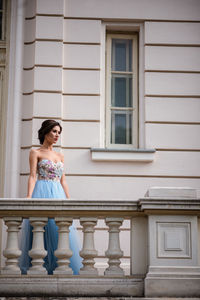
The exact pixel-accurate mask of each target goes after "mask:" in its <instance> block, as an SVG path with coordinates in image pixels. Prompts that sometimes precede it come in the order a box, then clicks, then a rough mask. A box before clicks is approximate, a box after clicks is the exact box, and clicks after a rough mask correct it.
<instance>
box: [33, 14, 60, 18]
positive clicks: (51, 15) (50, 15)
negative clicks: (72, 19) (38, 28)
mask: <svg viewBox="0 0 200 300" xmlns="http://www.w3.org/2000/svg"><path fill="white" fill-rule="evenodd" d="M36 17H59V18H64V15H63V14H36Z"/></svg>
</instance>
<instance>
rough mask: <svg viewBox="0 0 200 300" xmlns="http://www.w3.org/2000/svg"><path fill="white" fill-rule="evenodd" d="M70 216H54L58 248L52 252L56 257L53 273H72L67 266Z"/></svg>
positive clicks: (69, 252)
mask: <svg viewBox="0 0 200 300" xmlns="http://www.w3.org/2000/svg"><path fill="white" fill-rule="evenodd" d="M72 221H73V219H72V218H68V217H57V218H55V222H56V225H58V228H59V229H58V234H59V236H58V248H57V250H56V251H55V252H54V254H55V256H56V257H57V258H58V262H57V263H58V267H57V268H56V269H55V271H54V272H53V273H54V274H68V275H72V274H73V271H72V269H71V268H70V267H69V263H70V261H69V258H70V257H71V256H72V251H71V250H70V248H69V226H71V225H72Z"/></svg>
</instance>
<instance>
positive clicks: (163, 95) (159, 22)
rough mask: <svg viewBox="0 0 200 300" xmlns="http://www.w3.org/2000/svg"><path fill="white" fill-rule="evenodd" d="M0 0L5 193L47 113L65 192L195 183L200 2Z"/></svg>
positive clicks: (22, 191)
mask: <svg viewBox="0 0 200 300" xmlns="http://www.w3.org/2000/svg"><path fill="white" fill-rule="evenodd" d="M1 3H2V4H1V5H2V7H0V11H1V10H2V24H3V25H2V34H1V43H0V54H1V57H0V76H1V78H0V80H1V86H0V88H1V111H0V113H1V120H0V122H1V144H0V162H1V179H0V180H1V181H0V183H1V189H0V192H1V197H2V198H10V197H12V198H14V197H21V198H23V197H25V196H26V190H27V179H28V175H29V163H28V156H29V151H30V149H32V148H38V147H39V141H38V139H37V131H38V129H39V128H40V125H41V123H42V121H43V120H45V119H56V120H58V121H59V122H60V123H61V125H62V127H63V132H62V136H61V138H60V141H59V143H58V145H56V146H55V150H56V151H61V152H62V153H63V154H64V157H65V174H66V179H67V183H68V185H69V190H70V194H71V197H72V199H80V200H91V201H92V200H100V199H101V200H107V201H111V200H116V201H121V200H122V201H123V200H124V201H125V200H133V201H137V200H138V199H139V198H141V197H143V196H144V194H145V193H146V191H147V190H148V189H149V188H151V187H155V186H156V187H184V188H185V187H191V188H194V189H197V191H198V193H199V192H200V188H199V187H200V171H199V163H200V139H199V134H200V114H199V111H200V13H199V12H200V3H199V1H196V0H190V1H189V0H175V1H171V0H170V1H156V0H140V1H139V0H123V1H120V0H109V1H107V0H56V1H54V0H17V1H14V0H10V1H9V0H7V1H2V2H1ZM1 58H2V59H1ZM127 227H128V224H127ZM99 229H100V230H102V229H104V225H103V224H101V222H100V224H99ZM102 232H103V231H102ZM123 234H124V236H123V237H122V240H124V241H125V240H126V234H127V232H126V224H125V228H124V233H123ZM123 234H122V235H123ZM99 246H100V245H99ZM124 250H125V252H126V254H127V255H126V258H127V259H128V257H129V255H130V253H129V250H128V245H126V246H125V249H124ZM102 253H103V252H102ZM102 256H103V254H102ZM124 263H126V259H125V262H124Z"/></svg>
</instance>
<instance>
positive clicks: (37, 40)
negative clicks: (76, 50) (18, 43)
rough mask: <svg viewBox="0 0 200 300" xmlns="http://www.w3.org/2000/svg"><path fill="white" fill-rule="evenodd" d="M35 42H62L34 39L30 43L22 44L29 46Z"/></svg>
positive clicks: (58, 40) (59, 40)
mask: <svg viewBox="0 0 200 300" xmlns="http://www.w3.org/2000/svg"><path fill="white" fill-rule="evenodd" d="M35 42H61V43H62V42H63V40H61V39H35V40H33V41H30V42H24V45H31V44H34V43H35Z"/></svg>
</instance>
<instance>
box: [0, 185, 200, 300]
mask: <svg viewBox="0 0 200 300" xmlns="http://www.w3.org/2000/svg"><path fill="white" fill-rule="evenodd" d="M11 216H12V217H11ZM0 217H1V218H3V219H4V222H5V225H6V226H7V241H6V247H5V250H4V251H3V255H4V258H5V264H4V265H5V266H3V267H2V269H1V274H0V290H1V295H3V296H8V295H9V296H10V295H12V296H13V295H14V296H24V295H25V296H26V295H29V296H37V295H47V296H74V297H75V296H91V297H95V296H107V295H109V296H129V297H130V296H132V297H133V296H135V297H142V296H144V295H145V296H146V297H183V296H185V297H200V289H199V286H200V263H199V257H200V248H199V243H200V239H199V236H200V235H199V233H200V199H198V198H197V196H196V194H195V191H194V189H189V188H187V189H186V188H185V189H184V188H183V189H180V188H179V189H176V188H174V189H172V188H169V189H167V188H152V189H150V190H149V191H148V194H147V195H146V197H144V198H141V199H139V200H138V201H81V200H80V201H77V200H73V201H72V200H71V201H70V200H68V201H66V200H58V199H57V200H54V199H31V201H30V199H28V200H27V199H0ZM48 218H51V219H54V220H55V222H56V224H57V226H58V245H57V249H56V250H55V252H54V254H55V256H56V257H57V259H58V260H57V263H58V266H57V268H56V269H55V270H54V274H53V276H51V275H47V271H46V269H45V268H44V266H43V265H44V258H45V256H46V254H47V251H46V250H45V249H44V230H45V224H46V223H47V221H48ZM23 219H29V221H30V223H31V225H32V226H33V242H32V249H31V250H30V251H29V255H30V257H31V258H32V266H31V267H30V268H29V270H28V272H27V273H28V275H27V276H25V275H23V276H20V274H21V270H20V268H19V266H18V259H19V257H20V255H21V250H20V249H19V245H18V235H19V230H20V226H21V223H22V220H23ZM74 219H78V220H79V221H80V226H81V229H82V232H83V244H82V249H81V250H80V255H81V257H82V258H83V261H82V264H83V267H82V268H81V269H80V275H79V276H73V275H72V270H71V268H70V265H69V261H70V257H71V256H72V251H71V249H70V244H69V228H70V225H71V224H72V221H73V220H74ZM125 219H129V220H130V221H131V222H130V223H131V228H130V265H131V274H130V276H125V272H124V270H123V268H122V267H121V260H122V258H123V257H124V256H123V255H124V254H123V251H122V250H121V246H120V232H121V227H122V224H123V222H124V220H125ZM98 220H105V223H106V225H107V227H108V232H107V236H108V245H105V240H102V243H103V244H104V246H105V247H106V246H107V247H106V249H107V250H106V251H105V259H107V263H108V267H107V268H106V267H105V271H104V276H99V274H98V268H97V265H95V263H96V262H97V258H100V257H101V256H99V257H98V252H97V250H98V249H96V248H95V238H94V237H97V236H96V234H97V232H95V229H96V225H97V221H98ZM104 237H105V235H104ZM96 242H98V243H97V244H99V243H101V241H99V240H98V239H96ZM100 255H101V253H100ZM101 258H102V257H101ZM38 283H40V284H38ZM43 287H44V288H43Z"/></svg>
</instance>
